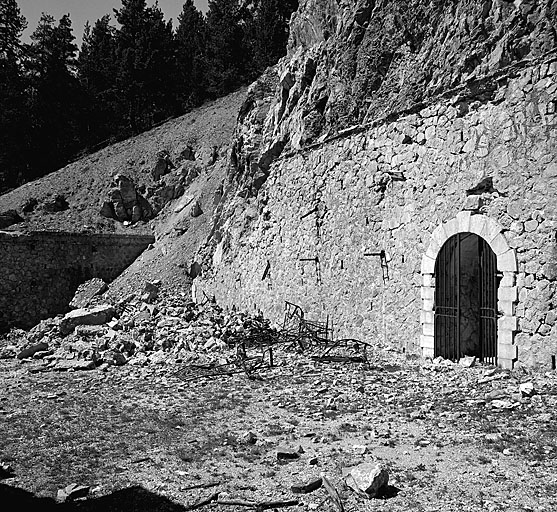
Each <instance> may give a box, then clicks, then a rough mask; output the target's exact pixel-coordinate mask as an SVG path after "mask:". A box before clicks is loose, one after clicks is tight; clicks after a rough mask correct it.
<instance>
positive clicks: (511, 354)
mask: <svg viewBox="0 0 557 512" xmlns="http://www.w3.org/2000/svg"><path fill="white" fill-rule="evenodd" d="M517 358H518V347H517V346H516V345H503V344H501V343H499V344H498V345H497V359H499V361H500V362H502V361H503V360H505V359H506V360H509V361H515V360H516V359H517Z"/></svg>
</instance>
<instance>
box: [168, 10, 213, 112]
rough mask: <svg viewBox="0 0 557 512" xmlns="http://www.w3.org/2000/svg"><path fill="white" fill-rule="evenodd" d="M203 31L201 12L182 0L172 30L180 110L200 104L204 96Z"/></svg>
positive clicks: (204, 29) (204, 28) (204, 38)
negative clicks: (176, 21) (180, 10)
mask: <svg viewBox="0 0 557 512" xmlns="http://www.w3.org/2000/svg"><path fill="white" fill-rule="evenodd" d="M206 32H207V31H206V25H205V19H204V18H203V15H202V14H201V12H199V11H198V10H197V8H196V7H195V5H194V3H193V0H186V2H185V3H184V6H183V8H182V13H181V14H180V16H179V17H178V28H177V30H176V50H177V55H176V60H177V66H178V90H177V97H178V101H179V103H180V106H181V108H182V110H188V109H190V108H192V107H194V106H197V105H199V104H201V102H202V101H203V99H204V98H205V96H206V92H205V87H206V84H205V70H206V54H205V47H206V42H207V33H206Z"/></svg>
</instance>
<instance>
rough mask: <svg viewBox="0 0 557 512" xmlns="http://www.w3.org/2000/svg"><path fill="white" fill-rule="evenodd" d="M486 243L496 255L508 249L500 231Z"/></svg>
mask: <svg viewBox="0 0 557 512" xmlns="http://www.w3.org/2000/svg"><path fill="white" fill-rule="evenodd" d="M488 243H489V245H490V247H491V249H492V250H493V252H494V253H495V254H496V255H497V256H499V255H501V254H505V253H506V252H507V251H508V250H509V244H508V243H507V241H506V240H505V237H504V236H503V235H502V234H501V233H499V234H497V235H496V236H495V238H493V239H491V240H489V241H488Z"/></svg>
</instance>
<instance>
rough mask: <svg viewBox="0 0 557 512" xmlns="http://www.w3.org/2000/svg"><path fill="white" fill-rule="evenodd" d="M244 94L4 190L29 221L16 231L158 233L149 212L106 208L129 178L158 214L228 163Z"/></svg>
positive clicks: (7, 203)
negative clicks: (135, 214) (135, 215)
mask: <svg viewBox="0 0 557 512" xmlns="http://www.w3.org/2000/svg"><path fill="white" fill-rule="evenodd" d="M244 95H245V91H239V92H237V93H234V94H232V95H230V96H227V97H225V98H222V99H219V100H217V101H214V102H212V103H209V104H207V105H205V106H203V107H201V108H199V109H196V110H194V111H192V112H190V113H189V114H186V115H184V116H181V117H179V118H176V119H173V120H171V121H168V122H166V123H164V124H163V125H161V126H159V127H157V128H154V129H152V130H150V131H148V132H145V133H142V134H141V135H138V136H137V137H133V138H131V139H128V140H125V141H123V142H119V143H117V144H114V145H112V146H108V147H106V148H104V149H102V150H100V151H98V152H96V153H93V154H91V155H88V156H86V157H84V158H81V159H79V160H77V161H75V162H73V163H71V164H69V165H67V166H66V167H64V168H62V169H60V170H59V171H57V172H54V173H52V174H49V175H47V176H45V177H43V178H41V179H38V180H36V181H33V182H30V183H26V184H25V185H23V186H21V187H19V188H18V189H16V190H13V191H12V192H10V193H8V194H5V195H3V196H0V213H2V212H6V211H9V210H13V211H15V212H17V214H18V215H19V217H20V220H21V222H19V223H17V224H15V225H13V226H11V227H10V229H14V230H35V231H45V230H46V231H69V232H81V231H89V232H100V233H110V232H119V233H137V232H152V231H153V230H154V231H155V232H157V231H158V229H159V224H160V222H159V220H160V217H159V216H158V215H153V214H151V215H145V216H144V217H143V218H141V219H139V220H138V219H133V220H134V222H132V218H131V216H130V217H129V219H128V222H126V223H124V222H123V221H124V220H126V218H123V217H122V218H114V219H112V218H107V217H106V216H103V215H102V214H101V209H102V206H103V204H104V203H106V202H110V201H111V200H113V199H114V198H113V197H112V195H113V193H114V191H115V189H116V188H118V185H119V190H120V191H123V192H126V191H127V190H126V189H127V188H129V187H127V186H126V183H123V182H128V180H125V178H129V180H131V183H132V185H131V187H132V191H133V189H135V190H136V191H137V194H138V196H141V197H144V198H145V199H146V200H147V202H148V203H149V205H150V207H151V208H152V209H153V210H154V211H155V212H154V213H158V212H159V211H161V210H162V209H163V207H164V206H165V205H166V204H167V203H169V202H171V201H173V200H175V199H178V197H180V196H181V195H182V194H183V193H184V190H185V188H187V187H188V186H189V185H190V184H191V183H193V182H194V181H196V182H198V181H200V179H198V178H199V177H201V176H205V175H208V174H211V173H212V171H213V170H214V169H215V168H219V165H220V164H221V163H222V162H225V161H227V157H226V156H227V153H228V145H229V144H230V139H231V135H232V133H233V131H234V128H235V125H236V119H237V116H238V110H239V107H240V105H241V103H242V101H243V99H244ZM122 177H124V179H122ZM115 202H116V201H115ZM114 216H115V217H116V215H114ZM153 216H155V217H156V218H155V220H154V221H153V220H151V219H152V217H153ZM149 220H151V222H147V221H149ZM2 227H4V226H0V229H1V228H2ZM162 229H164V228H162Z"/></svg>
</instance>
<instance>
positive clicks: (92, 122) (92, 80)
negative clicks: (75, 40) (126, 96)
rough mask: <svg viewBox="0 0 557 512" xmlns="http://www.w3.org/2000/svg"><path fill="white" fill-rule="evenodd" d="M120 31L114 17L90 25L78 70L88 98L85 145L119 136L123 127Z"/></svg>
mask: <svg viewBox="0 0 557 512" xmlns="http://www.w3.org/2000/svg"><path fill="white" fill-rule="evenodd" d="M115 32H116V29H115V28H114V27H112V26H111V25H110V15H108V14H107V15H105V16H103V17H102V18H100V19H99V20H97V21H96V22H95V24H94V26H93V28H92V29H91V27H90V26H89V25H86V27H85V31H84V34H83V44H82V47H81V51H80V52H79V59H78V70H79V80H80V83H81V86H82V88H83V90H84V92H85V94H86V104H85V112H84V116H83V124H84V131H85V133H86V139H85V142H86V143H87V144H88V145H89V146H91V145H94V144H96V143H98V142H101V141H104V140H106V139H108V138H110V137H114V136H118V133H119V130H120V129H121V125H122V123H123V119H122V117H123V116H122V112H121V109H120V108H119V103H118V96H117V92H116V73H117V70H118V65H117V61H116V35H115Z"/></svg>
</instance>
